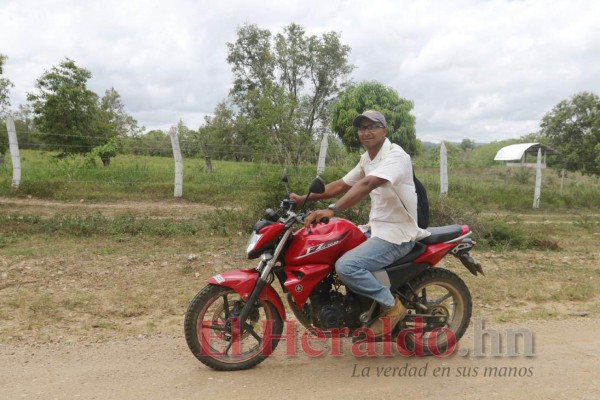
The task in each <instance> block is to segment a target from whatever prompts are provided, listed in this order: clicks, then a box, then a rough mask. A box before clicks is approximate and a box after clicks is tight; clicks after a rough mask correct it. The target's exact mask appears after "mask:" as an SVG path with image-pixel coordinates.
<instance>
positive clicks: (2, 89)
mask: <svg viewBox="0 0 600 400" xmlns="http://www.w3.org/2000/svg"><path fill="white" fill-rule="evenodd" d="M6 59H7V57H6V56H5V55H4V54H2V53H0V113H3V112H4V111H6V109H7V108H8V107H9V106H10V99H9V94H10V93H9V89H10V88H11V87H14V86H15V85H13V83H12V82H11V81H10V80H8V78H4V77H3V74H4V62H5V61H6Z"/></svg>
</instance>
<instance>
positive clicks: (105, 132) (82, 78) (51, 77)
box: [27, 58, 115, 154]
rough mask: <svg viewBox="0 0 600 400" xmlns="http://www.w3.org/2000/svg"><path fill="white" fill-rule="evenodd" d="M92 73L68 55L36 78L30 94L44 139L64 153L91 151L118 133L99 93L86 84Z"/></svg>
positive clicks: (29, 97)
mask: <svg viewBox="0 0 600 400" xmlns="http://www.w3.org/2000/svg"><path fill="white" fill-rule="evenodd" d="M91 77H92V74H91V72H90V71H88V70H87V69H85V68H80V67H78V66H77V65H76V64H75V62H74V61H72V60H70V59H68V58H66V59H65V60H64V61H63V62H61V63H60V65H59V66H58V67H52V68H51V69H50V71H46V72H44V74H43V75H42V76H41V77H40V78H39V79H38V80H37V81H36V84H35V87H36V88H37V90H38V91H37V93H28V94H27V100H28V101H30V102H31V104H32V109H33V113H34V119H33V121H34V124H35V125H36V127H37V128H38V129H39V132H40V134H41V135H42V139H43V140H44V141H45V142H46V143H49V144H51V145H53V146H54V147H55V148H57V149H60V150H62V151H63V153H65V154H70V153H85V152H88V151H90V150H91V149H92V148H94V147H97V146H101V145H103V144H105V143H106V142H108V141H109V140H110V138H111V137H113V136H114V135H115V132H114V131H113V130H111V128H110V121H108V120H107V118H106V114H103V113H102V112H101V110H100V107H99V105H98V100H99V99H98V95H97V94H96V93H94V92H93V91H91V90H89V89H88V88H87V81H88V80H89V79H90V78H91Z"/></svg>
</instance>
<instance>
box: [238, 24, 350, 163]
mask: <svg viewBox="0 0 600 400" xmlns="http://www.w3.org/2000/svg"><path fill="white" fill-rule="evenodd" d="M237 35H238V36H237V40H236V41H235V42H234V43H228V44H227V47H228V56H227V62H228V63H229V64H230V65H231V69H232V72H233V75H234V82H233V87H232V89H231V91H230V99H231V101H232V103H233V104H234V105H235V106H236V108H237V109H238V110H239V112H238V113H237V114H236V115H235V116H234V117H233V118H232V120H238V117H243V118H245V119H247V120H248V121H249V122H250V123H249V124H248V125H246V124H244V123H243V122H242V121H240V126H243V128H244V129H246V130H245V131H244V133H243V136H244V138H245V139H246V140H247V141H246V142H244V143H242V144H244V145H247V146H252V149H253V150H258V149H260V150H261V151H263V152H268V153H270V154H272V155H274V156H275V157H276V158H277V159H278V161H280V162H292V163H294V164H297V163H298V162H300V160H301V159H302V158H303V156H304V154H305V153H306V152H308V151H311V149H312V146H310V144H312V143H313V142H314V140H315V139H316V137H317V136H318V135H319V134H320V133H321V132H322V130H323V129H326V128H327V126H328V119H329V112H328V107H329V105H330V104H331V102H332V101H333V100H334V99H335V98H336V96H337V95H338V93H339V91H340V90H341V88H343V87H344V85H345V84H346V79H347V76H348V75H349V73H350V72H351V71H352V69H353V66H351V65H350V64H349V63H348V54H349V52H350V47H348V46H345V45H342V43H341V42H340V35H339V34H338V33H335V32H328V33H324V34H322V35H321V36H316V35H307V34H306V32H305V30H304V28H302V27H301V26H300V25H297V24H290V25H289V26H287V27H285V28H284V30H283V33H280V34H277V35H275V37H273V35H272V34H271V32H270V31H269V30H267V29H260V28H259V27H257V26H256V25H245V26H243V27H241V28H240V29H238V32H237Z"/></svg>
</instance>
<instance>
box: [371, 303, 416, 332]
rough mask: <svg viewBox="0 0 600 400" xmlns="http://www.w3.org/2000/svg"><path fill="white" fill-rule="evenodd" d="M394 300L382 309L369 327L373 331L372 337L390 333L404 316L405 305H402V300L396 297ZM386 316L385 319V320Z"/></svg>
mask: <svg viewBox="0 0 600 400" xmlns="http://www.w3.org/2000/svg"><path fill="white" fill-rule="evenodd" d="M395 300H396V301H395V303H394V305H393V306H392V307H391V308H389V309H387V310H384V311H382V312H381V314H380V315H379V318H377V319H376V320H375V322H373V324H371V326H370V327H369V329H371V332H373V336H374V337H379V336H383V335H385V334H390V333H391V331H392V329H394V327H395V326H396V325H397V324H398V322H400V321H401V320H402V318H404V317H405V316H406V313H407V310H406V307H404V306H403V305H402V302H401V301H400V299H399V298H398V297H395ZM386 318H387V320H385V319H386ZM384 320H385V321H384Z"/></svg>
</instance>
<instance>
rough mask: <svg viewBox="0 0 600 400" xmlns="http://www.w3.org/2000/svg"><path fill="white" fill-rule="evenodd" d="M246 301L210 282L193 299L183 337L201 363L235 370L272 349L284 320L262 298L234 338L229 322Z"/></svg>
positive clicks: (265, 356)
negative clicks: (244, 327)
mask: <svg viewBox="0 0 600 400" xmlns="http://www.w3.org/2000/svg"><path fill="white" fill-rule="evenodd" d="M245 304H246V302H245V301H244V300H243V299H242V298H241V297H240V295H239V294H237V293H236V292H235V291H234V290H233V289H230V288H228V287H224V286H218V285H212V284H209V285H207V286H205V287H204V288H203V289H202V290H201V291H200V292H198V294H196V296H195V297H194V298H193V299H192V301H191V302H190V305H189V306H188V309H187V311H186V313H185V322H184V329H185V340H186V341H187V344H188V347H189V348H190V350H191V351H192V353H193V354H194V356H196V358H197V359H198V360H200V362H202V363H203V364H205V365H206V366H208V367H210V368H213V369H216V370H222V371H236V370H242V369H248V368H252V367H254V366H256V365H258V364H259V363H261V362H262V361H264V360H265V359H266V358H267V357H268V356H269V355H270V354H271V352H272V351H273V350H275V347H277V344H278V343H279V338H280V336H281V332H282V331H283V321H282V318H281V316H280V315H279V313H278V312H277V309H276V308H275V306H273V304H271V303H269V302H266V301H262V300H259V301H258V302H257V303H256V304H257V306H256V307H254V309H253V310H252V311H251V312H250V315H249V316H248V319H247V320H246V329H245V330H244V333H243V334H242V335H241V336H240V335H238V336H237V340H233V335H232V329H231V326H232V322H234V321H235V317H236V316H238V315H239V313H240V311H241V309H242V307H243V306H244V305H245ZM238 327H239V323H238ZM218 347H221V349H220V350H219V348H218Z"/></svg>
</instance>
